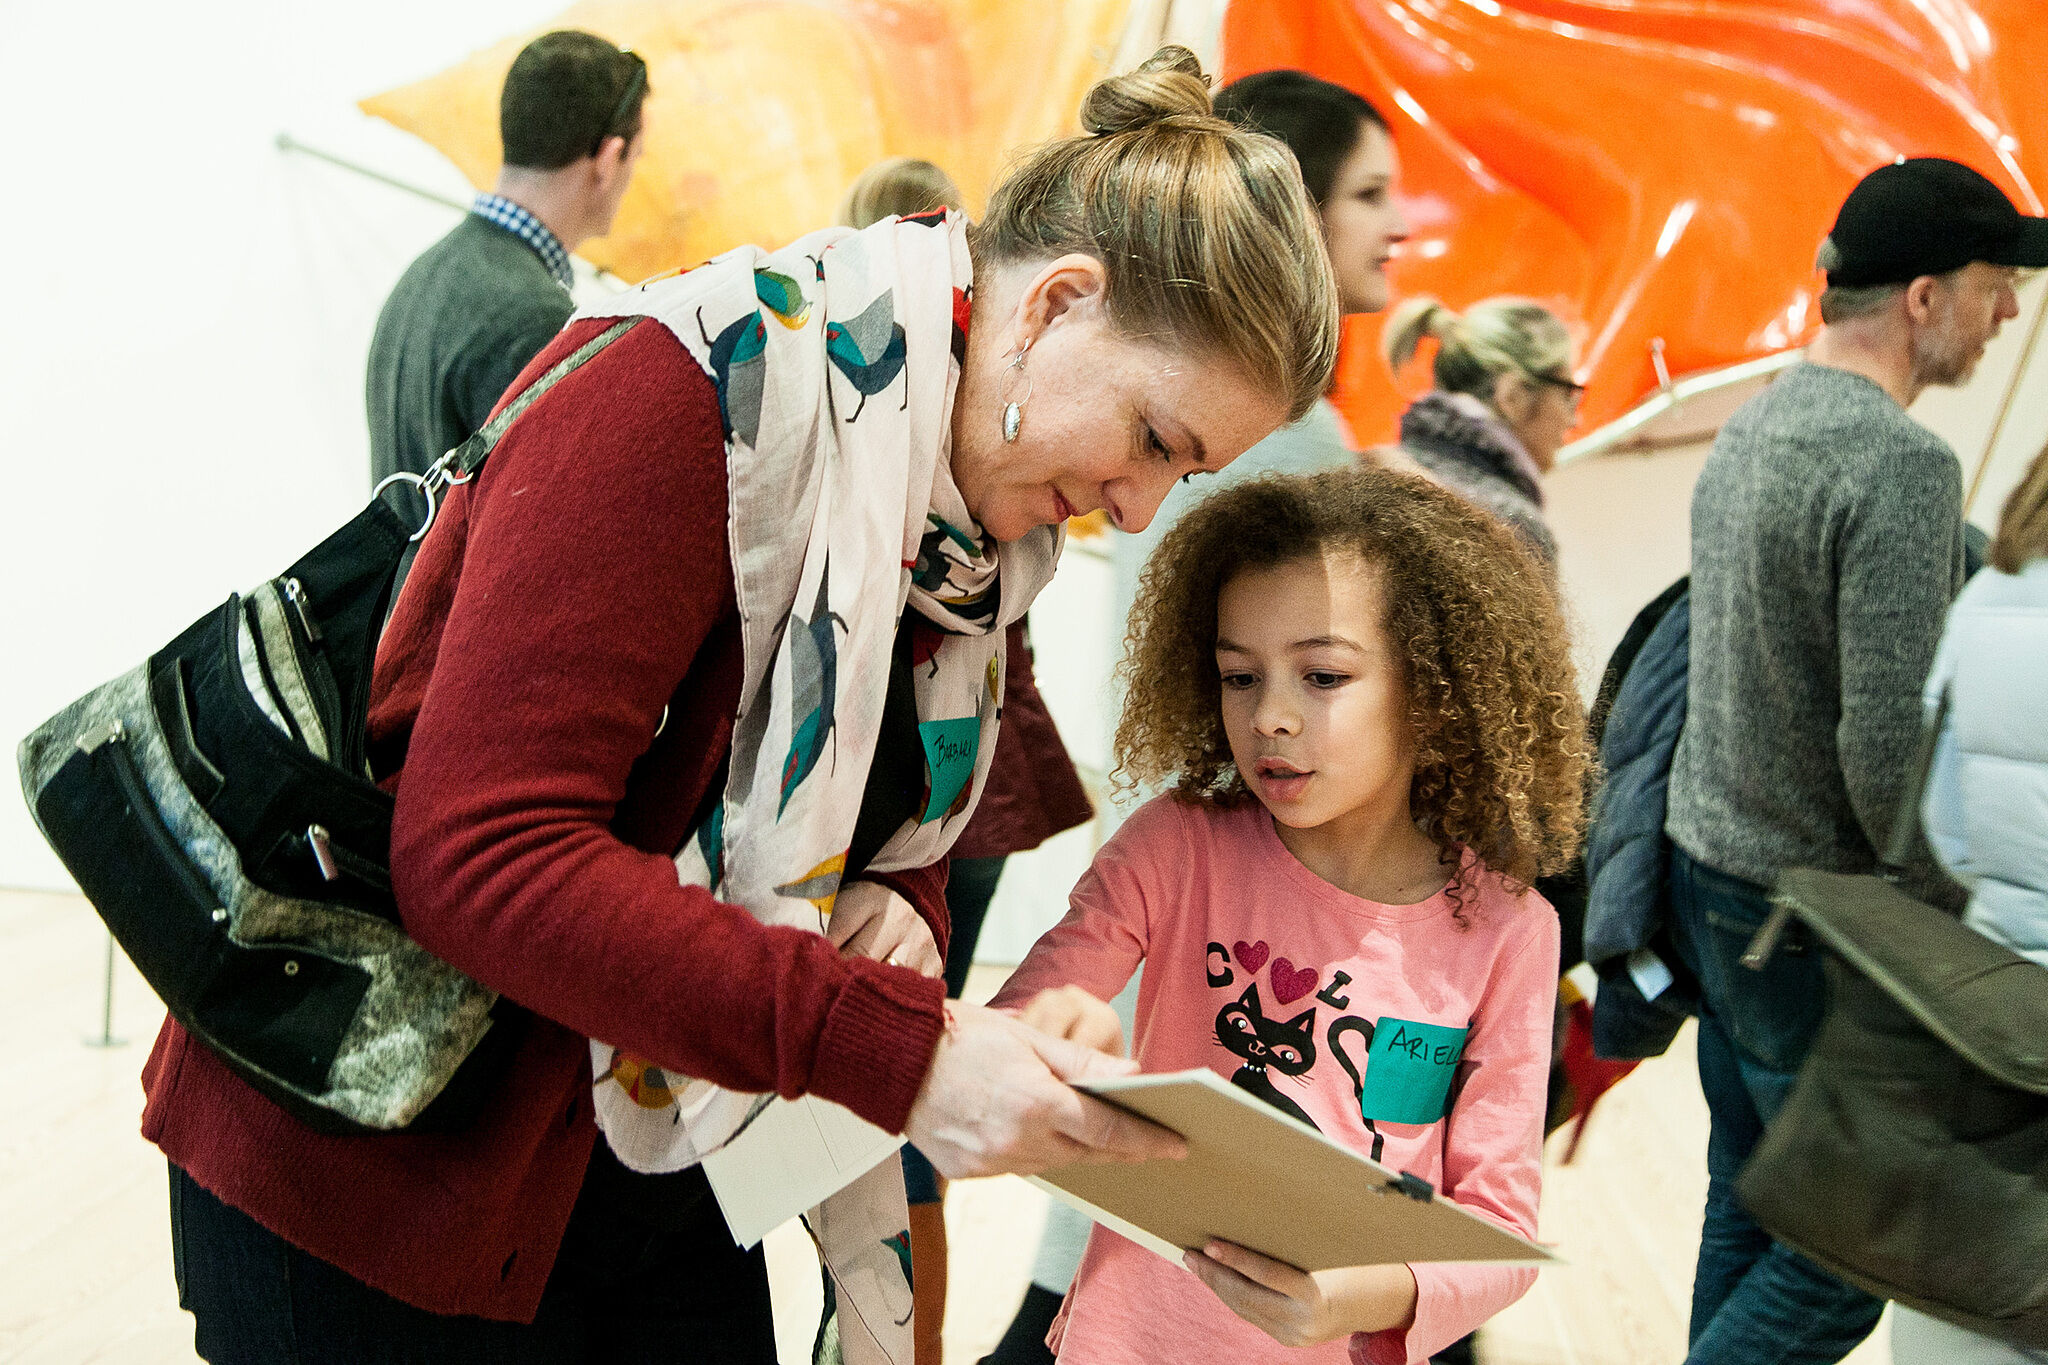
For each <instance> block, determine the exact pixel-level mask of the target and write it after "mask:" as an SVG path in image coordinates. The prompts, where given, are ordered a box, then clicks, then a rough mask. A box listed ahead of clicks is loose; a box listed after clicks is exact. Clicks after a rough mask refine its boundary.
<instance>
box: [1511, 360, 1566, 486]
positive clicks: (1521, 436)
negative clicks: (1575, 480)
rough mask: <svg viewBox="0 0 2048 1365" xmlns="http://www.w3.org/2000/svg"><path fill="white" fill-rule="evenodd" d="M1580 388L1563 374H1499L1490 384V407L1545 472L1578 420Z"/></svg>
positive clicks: (1549, 468) (1553, 461)
mask: <svg viewBox="0 0 2048 1365" xmlns="http://www.w3.org/2000/svg"><path fill="white" fill-rule="evenodd" d="M1583 392H1584V390H1582V389H1580V388H1579V386H1578V385H1577V384H1575V383H1572V382H1571V381H1570V379H1569V378H1568V377H1567V376H1564V375H1558V376H1556V377H1555V378H1544V379H1534V378H1528V377H1525V376H1523V375H1521V374H1512V375H1502V376H1501V377H1500V379H1499V380H1497V381H1496V382H1495V385H1494V399H1493V407H1494V411H1496V412H1498V413H1499V414H1500V415H1501V420H1502V421H1504V422H1506V423H1507V425H1508V429H1509V430H1511V431H1513V432H1514V433H1515V437H1516V439H1517V440H1519V441H1521V443H1522V448H1523V449H1525V450H1527V451H1528V452H1529V458H1530V459H1531V460H1534V461H1535V462H1536V467H1537V468H1538V469H1540V470H1542V471H1543V472H1544V473H1546V474H1548V473H1549V472H1550V470H1551V467H1552V466H1553V465H1555V464H1556V463H1557V452H1558V451H1559V450H1561V449H1563V448H1564V438H1565V437H1566V436H1567V435H1568V434H1570V432H1571V429H1572V428H1573V427H1575V426H1577V425H1578V421H1579V395H1580V394H1581V393H1583Z"/></svg>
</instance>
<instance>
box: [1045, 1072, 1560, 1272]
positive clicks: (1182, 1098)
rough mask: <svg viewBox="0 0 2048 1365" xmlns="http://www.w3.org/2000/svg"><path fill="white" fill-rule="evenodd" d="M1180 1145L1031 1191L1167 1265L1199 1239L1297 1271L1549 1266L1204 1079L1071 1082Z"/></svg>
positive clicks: (1546, 1253)
mask: <svg viewBox="0 0 2048 1365" xmlns="http://www.w3.org/2000/svg"><path fill="white" fill-rule="evenodd" d="M1076 1088H1077V1089H1080V1090H1084V1091H1087V1092H1088V1093H1089V1094H1091V1095H1094V1096H1096V1097H1097V1098H1098V1099H1101V1100H1103V1101H1105V1102H1106V1103H1109V1104H1113V1105H1115V1106H1116V1107H1117V1108H1119V1109H1124V1110H1127V1111H1129V1112H1130V1113H1133V1114H1137V1115H1139V1116H1141V1117H1143V1118H1147V1119H1150V1120H1151V1121H1152V1122H1154V1123H1156V1124H1159V1125H1160V1126H1161V1127H1164V1128H1170V1129H1172V1130H1173V1131H1174V1132H1176V1133H1179V1134H1180V1135H1181V1136H1182V1137H1183V1138H1185V1139H1186V1140H1187V1144H1188V1154H1187V1157H1186V1158H1185V1159H1184V1160H1181V1161H1141V1162H1134V1163H1128V1164H1113V1163H1111V1164H1101V1165H1074V1166H1060V1167H1056V1168H1054V1169H1053V1170H1049V1171H1046V1172H1044V1173H1043V1174H1042V1175H1039V1176H1036V1177H1033V1179H1032V1183H1033V1184H1035V1185H1037V1186H1039V1187H1040V1188H1041V1189H1043V1190H1045V1191H1046V1192H1047V1193H1048V1194H1050V1195H1052V1196H1053V1197H1054V1198H1056V1199H1059V1200H1062V1201H1063V1202H1065V1203H1068V1204H1071V1205H1072V1206H1073V1207H1074V1208H1076V1209H1078V1210H1080V1211H1081V1212H1082V1213H1085V1214H1087V1215H1088V1216H1089V1217H1090V1218H1092V1219H1094V1220H1095V1221H1096V1222H1098V1223H1101V1224H1102V1225H1104V1226H1105V1227H1107V1228H1109V1229H1110V1230H1111V1231H1112V1232H1117V1233H1121V1234H1122V1235H1123V1236H1125V1237H1128V1238H1130V1239H1131V1240H1132V1241H1134V1242H1137V1243H1138V1244H1139V1245H1141V1246H1145V1247H1148V1248H1150V1249H1151V1250H1153V1251H1155V1252H1157V1253H1158V1254H1160V1255H1161V1256H1164V1257H1165V1258H1166V1259H1168V1260H1170V1261H1172V1262H1174V1263H1175V1264H1176V1265H1178V1264H1179V1263H1180V1259H1181V1252H1182V1250H1183V1249H1185V1248H1195V1247H1200V1246H1202V1245H1203V1244H1204V1243H1205V1242H1207V1241H1209V1240H1210V1239H1211V1238H1220V1239H1222V1240H1223V1241H1226V1242H1235V1243H1237V1244H1238V1245H1239V1246H1243V1247H1248V1248H1250V1249H1251V1250H1253V1251H1256V1252H1258V1253H1259V1254H1260V1255H1262V1256H1270V1257H1272V1258H1273V1259H1274V1260H1276V1261H1285V1262H1286V1263H1287V1264H1289V1265H1292V1266H1294V1267H1296V1268H1297V1269H1300V1270H1310V1271H1313V1270H1334V1269H1336V1268H1338V1267H1340V1266H1354V1265H1391V1264H1396V1263H1404V1262H1409V1261H1462V1262H1467V1263H1479V1264H1493V1265H1536V1266H1540V1265H1555V1264H1561V1263H1562V1258H1560V1257H1559V1256H1557V1254H1556V1253H1554V1252H1552V1251H1550V1250H1548V1249H1546V1248H1544V1247H1542V1246H1540V1245H1538V1244H1537V1243H1535V1242H1532V1241H1530V1240H1529V1239H1528V1238H1526V1237H1520V1236H1517V1235H1516V1234H1514V1233H1512V1232H1509V1231H1508V1230H1507V1229H1505V1228H1503V1227H1501V1226H1500V1225H1499V1224H1497V1223H1493V1222H1490V1221H1488V1220H1487V1219H1485V1218H1482V1217H1480V1216H1479V1215H1478V1214H1476V1213H1472V1212H1470V1211H1469V1210H1467V1209H1463V1208H1460V1207H1459V1206H1458V1205H1457V1204H1455V1203H1453V1202H1451V1201H1450V1200H1448V1199H1445V1198H1444V1197H1442V1196H1441V1195H1439V1194H1437V1193H1436V1191H1435V1190H1434V1189H1433V1188H1432V1187H1431V1186H1430V1185H1429V1183H1428V1182H1427V1181H1424V1180H1421V1179H1419V1178H1417V1177H1415V1176H1412V1175H1404V1174H1402V1173H1400V1172H1397V1171H1392V1170H1389V1169H1387V1168H1386V1167H1385V1166H1382V1165H1380V1164H1379V1163H1378V1162H1375V1161H1372V1160H1371V1159H1369V1158H1367V1157H1363V1156H1360V1155H1359V1154H1358V1153H1357V1152H1354V1151H1352V1150H1351V1149H1350V1148H1348V1147H1344V1146H1341V1145H1340V1144H1338V1143H1336V1142H1333V1141H1331V1140H1330V1139H1329V1138H1327V1137H1324V1136H1323V1135H1322V1134H1321V1133H1319V1132H1317V1131H1316V1130H1315V1129H1313V1128H1311V1127H1309V1126H1308V1125H1307V1124H1305V1123H1302V1122H1301V1121H1299V1120H1298V1119H1293V1118H1290V1117H1288V1116H1287V1115H1285V1114H1282V1113H1280V1112H1279V1111H1278V1110H1276V1109H1274V1108H1272V1107H1271V1106H1270V1105H1267V1104H1265V1103H1263V1102H1261V1101H1260V1100H1258V1099H1255V1098H1254V1097H1252V1096H1251V1095H1249V1094H1246V1093H1245V1092H1244V1091H1242V1090H1240V1089H1238V1088H1237V1087H1236V1086H1234V1085H1232V1084H1230V1083H1229V1082H1228V1081H1226V1080H1224V1079H1223V1078H1222V1077H1220V1076H1218V1075H1217V1074H1216V1073H1215V1072H1213V1071H1205V1070H1194V1071H1175V1072H1168V1073H1162V1074H1157V1075H1149V1076H1124V1077H1118V1078H1115V1079H1110V1080H1095V1081H1083V1082H1080V1083H1079V1084H1078V1086H1077V1087H1076Z"/></svg>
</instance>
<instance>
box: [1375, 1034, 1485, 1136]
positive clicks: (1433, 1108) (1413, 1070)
mask: <svg viewBox="0 0 2048 1365" xmlns="http://www.w3.org/2000/svg"><path fill="white" fill-rule="evenodd" d="M1470 1031H1471V1030H1470V1029H1462V1028H1445V1027H1444V1026H1443V1025H1442V1024H1418V1023H1416V1022H1415V1021H1413V1020H1412V1019H1381V1020H1380V1021H1379V1023H1378V1024H1377V1025H1375V1026H1374V1028H1373V1031H1372V1050H1371V1052H1369V1053H1368V1054H1367V1055H1366V1063H1365V1084H1364V1087H1363V1088H1362V1089H1361V1090H1360V1092H1359V1096H1358V1107H1359V1110H1360V1112H1362V1113H1363V1114H1364V1116H1365V1117H1366V1118H1367V1119H1370V1120H1371V1121H1372V1122H1374V1123H1435V1122H1436V1121H1437V1120H1438V1119H1440V1118H1442V1117H1443V1116H1444V1100H1445V1099H1446V1098H1447V1097H1448V1096H1449V1095H1450V1093H1451V1077H1452V1076H1454V1075H1456V1074H1457V1070H1458V1059H1459V1058H1460V1057H1462V1056H1464V1055H1465V1035H1466V1034H1467V1033H1469V1032H1470Z"/></svg>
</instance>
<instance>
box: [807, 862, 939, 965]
mask: <svg viewBox="0 0 2048 1365" xmlns="http://www.w3.org/2000/svg"><path fill="white" fill-rule="evenodd" d="M826 932H827V934H828V935H829V936H830V938H831V939H832V942H833V943H835V944H837V945H838V946H839V955H840V956H841V957H865V958H872V959H874V960H875V961H877V962H888V963H891V964H893V965H895V966H898V967H908V968H910V969H911V970H912V971H914V972H919V973H922V974H923V975H925V976H943V975H945V972H946V959H944V958H943V957H940V956H939V945H938V944H937V943H936V942H935V941H934V940H933V938H932V930H931V926H930V925H928V924H926V923H925V922H924V917H923V916H921V915H919V914H918V913H917V911H916V910H914V909H913V908H911V904H910V902H909V901H907V900H905V899H903V897H901V896H899V895H897V894H896V893H895V892H894V891H891V890H890V889H889V888H888V887H886V886H883V885H882V884H881V883H880V882H848V883H847V884H846V885H845V886H843V887H841V888H840V889H839V895H838V897H837V898H836V899H835V900H834V901H833V902H832V918H831V920H830V921H829V922H828V923H827V925H826Z"/></svg>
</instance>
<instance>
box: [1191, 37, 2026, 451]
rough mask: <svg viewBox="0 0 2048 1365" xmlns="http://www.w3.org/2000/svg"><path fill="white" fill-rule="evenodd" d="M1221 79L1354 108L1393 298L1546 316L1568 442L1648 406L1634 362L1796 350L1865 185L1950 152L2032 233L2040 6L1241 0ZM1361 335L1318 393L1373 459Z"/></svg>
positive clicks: (1680, 364)
mask: <svg viewBox="0 0 2048 1365" xmlns="http://www.w3.org/2000/svg"><path fill="white" fill-rule="evenodd" d="M1222 64H1223V68H1224V74H1225V75H1226V76H1229V77H1235V76H1241V75H1244V74H1247V73H1249V72H1253V71H1261V70H1266V69H1269V68H1274V67H1299V68H1301V69H1302V70H1305V71H1309V72H1311V73H1313V74H1315V75H1318V76H1321V77H1323V78H1325V79H1327V80H1331V81H1335V82H1337V83H1339V84H1341V85H1345V86H1348V87H1350V88H1352V89H1354V90H1357V91H1358V92H1359V93H1360V94H1362V95H1364V96H1365V97H1366V98H1367V99H1369V100H1371V101H1372V102H1373V104H1374V105H1375V106H1376V107H1377V108H1379V109H1380V110H1381V111H1382V112H1383V113H1384V114H1385V115H1386V116H1387V119H1388V121H1389V123H1390V124H1391V125H1392V126H1393V129H1394V140H1395V143H1396V145H1397V147H1398V148H1399V151H1400V155H1401V157H1402V160H1403V163H1404V164H1403V192H1404V203H1405V205H1406V207H1407V209H1408V216H1409V218H1410V219H1411V221H1412V223H1413V225H1414V235H1413V236H1412V237H1411V238H1410V239H1409V241H1408V242H1407V243H1406V244H1405V246H1404V248H1403V254H1402V255H1401V257H1400V258H1399V259H1398V260H1397V261H1396V262H1395V265H1394V272H1393V275H1394V286H1395V292H1396V294H1397V295H1399V294H1404V293H1414V292H1425V293H1430V294H1435V295H1437V296H1438V297H1440V298H1443V299H1444V300H1445V301H1447V302H1449V303H1451V304H1452V305H1453V306H1460V305H1463V304H1466V303H1469V302H1472V301H1473V300H1476V299H1479V298H1482V297H1485V296H1487V295H1489V294H1499V293H1515V294H1526V295H1531V296H1533V297H1536V298H1538V299H1542V300H1544V301H1545V302H1548V303H1550V304H1551V305H1552V306H1553V307H1556V308H1557V309H1558V311H1560V312H1561V313H1563V314H1564V315H1565V316H1567V317H1568V318H1571V319H1572V320H1574V321H1575V322H1576V323H1577V324H1578V326H1579V327H1580V328H1581V329H1582V338H1583V339H1582V342H1581V357H1582V373H1581V374H1580V378H1581V379H1584V380H1587V381H1588V382H1589V383H1590V385H1591V388H1590V391H1589V392H1588V394H1587V398H1586V404H1585V408H1584V418H1583V424H1584V426H1585V427H1587V428H1590V427H1593V426H1597V425H1598V424H1600V423H1602V422H1604V421H1606V420H1608V419H1610V418H1613V417H1616V416H1619V415H1620V414H1622V413H1623V412H1625V411H1627V410H1628V409H1629V408H1631V407H1633V406H1634V405H1635V404H1636V403H1637V402H1638V401H1639V400H1640V399H1641V398H1643V397H1644V396H1645V395H1646V394H1648V393H1650V392H1651V391H1652V390H1653V389H1654V388H1655V387H1656V385H1657V382H1658V381H1657V377H1656V372H1655V368H1654V365H1653V361H1652V358H1651V357H1652V349H1653V342H1656V341H1660V342H1661V346H1662V350H1663V354H1664V357H1665V360H1666V363H1667V364H1668V367H1669V370H1670V372H1671V373H1672V374H1674V375H1682V374H1685V373H1687V372H1691V371H1697V370H1703V369H1709V368H1713V367H1716V366H1720V365H1725V364H1730V363H1733V362H1736V361H1741V360H1747V359H1752V358H1755V357H1757V356H1761V355H1764V354H1767V353H1769V352H1772V351H1777V350H1782V349H1784V348H1785V347H1787V346H1792V345H1796V344H1798V343H1800V342H1802V341H1804V340H1806V339H1807V338H1808V337H1809V336H1810V334H1811V333H1812V331H1813V329H1814V327H1815V326H1816V325H1817V324H1818V322H1819V318H1818V315H1817V313H1816V310H1815V307H1814V304H1815V298H1816V294H1817V290H1818V288H1819V285H1820V279H1819V276H1818V275H1816V274H1815V272H1814V269H1813V257H1814V251H1815V248H1816V247H1817V246H1818V245H1819V243H1820V240H1821V238H1822V237H1823V236H1824V235H1826V232H1827V229H1828V226H1829V225H1830V224H1831V223H1832V222H1833V220H1834V214H1835V210H1836V209H1837V208H1838V207H1839V206H1840V204H1841V201H1842V197H1843V196H1844V195H1845V194H1847V193H1848V190H1849V188H1850V186H1851V185H1853V184H1854V183H1855V182H1856V180H1857V179H1858V178H1860V177H1861V176H1862V175H1863V174H1864V173H1866V172H1868V171H1869V170H1870V169H1872V168H1873V167H1875V166H1877V165H1880V164H1882V163H1883V162H1885V161H1888V160H1891V159H1892V158H1894V157H1897V156H1902V155H1940V156H1948V157H1953V158H1955V159H1956V160H1959V161H1963V162H1967V163H1968V164H1970V165H1972V166H1975V167H1976V168H1977V169H1979V170H1981V171H1983V172H1984V173H1985V174H1987V175H1989V176H1991V177H1992V178H1993V179H1994V180H1996V181H1998V182H1999V184H2000V185H2001V186H2002V187H2003V188H2004V189H2005V190H2006V192H2007V193H2008V194H2010V195H2012V197H2013V199H2014V201H2015V202H2016V203H2018V204H2020V205H2021V206H2022V208H2023V209H2024V210H2025V211H2027V212H2031V213H2039V212H2041V211H2042V204H2041V193H2042V192H2043V190H2044V187H2048V100H2044V99H2043V98H2042V97H2041V90H2042V86H2041V73H2042V72H2043V71H2044V70H2048V13H2044V10H2043V7H2042V4H2041V0H1236V2H1235V3H1233V4H1232V5H1231V7H1230V9H1229V12H1228V14H1227V16H1226V18H1225V21H1224V37H1223V63H1222ZM1377 337H1378V323H1377V321H1376V320H1374V319H1357V320H1355V321H1354V322H1353V323H1352V324H1351V326H1350V327H1349V329H1348V330H1347V333H1346V347H1345V353H1344V358H1343V362H1342V368H1341V373H1340V378H1339V390H1338V401H1339V405H1340V406H1341V407H1342V408H1343V409H1344V410H1345V414H1346V416H1347V417H1349V418H1350V419H1351V422H1352V426H1353V429H1354V431H1355V432H1356V433H1357V435H1358V437H1359V438H1360V439H1361V440H1363V441H1366V442H1372V441H1377V440H1381V439H1385V438H1386V437H1388V436H1390V435H1391V434H1392V432H1393V429H1394V422H1395V418H1396V416H1397V415H1398V413H1399V411H1400V408H1401V407H1402V405H1403V398H1402V397H1401V395H1399V394H1397V392H1396V389H1395V383H1394V380H1393V378H1392V377H1391V376H1389V375H1388V374H1387V373H1386V368H1385V365H1384V362H1383V361H1381V360H1380V358H1379V356H1378V352H1377V347H1376V344H1375V343H1376V341H1377ZM1411 387H1412V385H1411Z"/></svg>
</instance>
